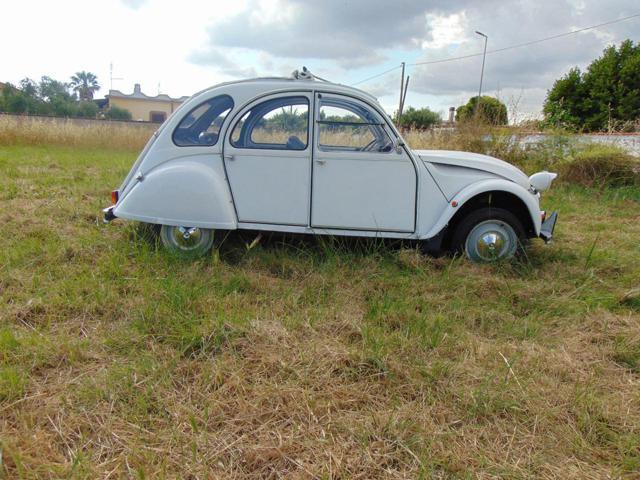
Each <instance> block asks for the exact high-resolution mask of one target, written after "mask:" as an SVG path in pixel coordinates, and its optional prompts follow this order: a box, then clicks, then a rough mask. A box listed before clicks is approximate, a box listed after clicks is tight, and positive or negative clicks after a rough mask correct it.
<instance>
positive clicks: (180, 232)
mask: <svg viewBox="0 0 640 480" xmlns="http://www.w3.org/2000/svg"><path fill="white" fill-rule="evenodd" d="M171 238H172V239H173V242H174V243H175V244H176V246H177V247H178V248H179V249H180V250H184V251H190V250H195V249H197V248H198V247H199V246H200V244H201V243H202V231H201V230H200V229H199V228H197V227H191V228H189V227H173V228H172V229H171Z"/></svg>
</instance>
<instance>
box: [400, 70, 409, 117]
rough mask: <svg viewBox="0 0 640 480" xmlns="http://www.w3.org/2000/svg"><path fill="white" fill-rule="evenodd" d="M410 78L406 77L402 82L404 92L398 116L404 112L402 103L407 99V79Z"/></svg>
mask: <svg viewBox="0 0 640 480" xmlns="http://www.w3.org/2000/svg"><path fill="white" fill-rule="evenodd" d="M410 78H411V77H410V76H409V75H407V80H406V81H405V82H404V91H403V92H402V103H401V104H400V115H402V112H404V101H405V99H406V98H407V90H409V79H410Z"/></svg>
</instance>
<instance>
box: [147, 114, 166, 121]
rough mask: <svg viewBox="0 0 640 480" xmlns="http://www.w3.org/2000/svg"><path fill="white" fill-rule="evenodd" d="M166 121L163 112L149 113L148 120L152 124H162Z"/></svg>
mask: <svg viewBox="0 0 640 480" xmlns="http://www.w3.org/2000/svg"><path fill="white" fill-rule="evenodd" d="M166 119H167V114H166V113H165V112H150V113H149V120H151V121H152V122H153V123H162V122H164V121H165V120H166Z"/></svg>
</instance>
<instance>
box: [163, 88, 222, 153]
mask: <svg viewBox="0 0 640 480" xmlns="http://www.w3.org/2000/svg"><path fill="white" fill-rule="evenodd" d="M232 108H233V100H232V99H231V97H230V96H229V95H218V96H217V97H213V98H212V99H210V100H207V101H206V102H203V103H201V104H200V105H198V106H197V107H195V108H193V109H191V111H189V113H187V114H186V115H185V116H184V118H183V119H182V120H181V121H180V123H179V124H178V126H177V127H176V129H175V130H174V132H173V142H174V143H175V144H176V145H178V146H180V147H191V146H209V147H210V146H213V145H215V144H216V143H218V137H219V135H220V129H221V128H222V124H223V123H224V120H225V118H226V117H227V115H228V114H229V112H230V111H231V109H232Z"/></svg>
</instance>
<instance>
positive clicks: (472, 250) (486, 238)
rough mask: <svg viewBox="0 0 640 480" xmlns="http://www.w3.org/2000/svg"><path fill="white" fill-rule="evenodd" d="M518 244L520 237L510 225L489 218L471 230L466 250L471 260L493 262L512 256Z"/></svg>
mask: <svg viewBox="0 0 640 480" xmlns="http://www.w3.org/2000/svg"><path fill="white" fill-rule="evenodd" d="M517 244H518V238H517V236H516V233H515V231H514V230H513V228H512V227H511V226H510V225H508V224H506V223H504V222H500V221H497V220H487V221H485V222H481V223H479V224H478V225H476V226H475V227H473V230H471V232H469V236H468V237H467V241H466V244H465V251H466V253H467V256H468V257H469V258H470V259H471V260H474V261H481V262H493V261H496V260H499V259H502V258H508V257H510V256H512V255H513V254H514V253H515V251H516V248H517Z"/></svg>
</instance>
